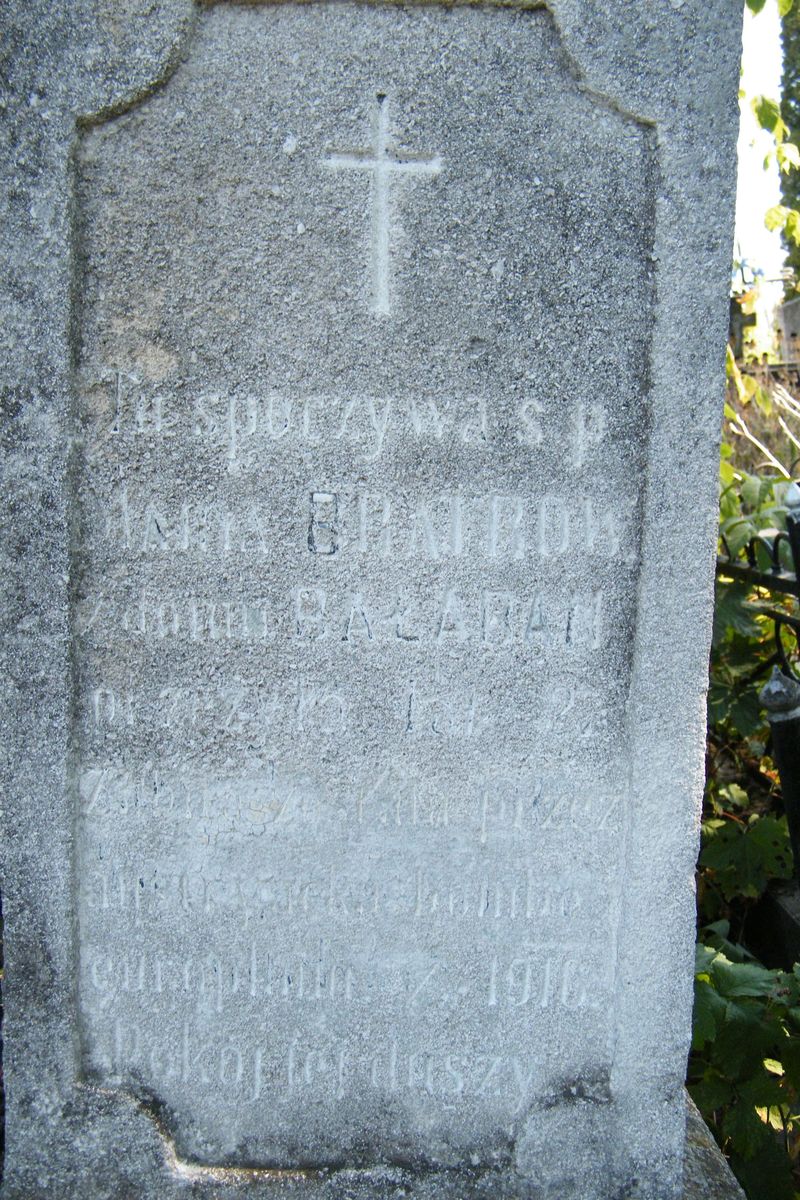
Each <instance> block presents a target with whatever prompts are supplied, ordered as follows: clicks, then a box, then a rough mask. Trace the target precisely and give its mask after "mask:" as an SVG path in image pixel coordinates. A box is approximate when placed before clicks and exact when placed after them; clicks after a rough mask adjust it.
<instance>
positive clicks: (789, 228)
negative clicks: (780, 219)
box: [783, 208, 800, 245]
mask: <svg viewBox="0 0 800 1200" xmlns="http://www.w3.org/2000/svg"><path fill="white" fill-rule="evenodd" d="M783 232H784V233H785V234H786V236H787V238H790V239H791V241H793V242H794V243H795V245H800V212H798V211H797V209H796V208H792V209H790V210H789V215H788V217H787V218H786V224H785V225H784V227H783Z"/></svg>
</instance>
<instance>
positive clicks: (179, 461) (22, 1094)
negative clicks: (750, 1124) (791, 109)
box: [3, 0, 738, 1200]
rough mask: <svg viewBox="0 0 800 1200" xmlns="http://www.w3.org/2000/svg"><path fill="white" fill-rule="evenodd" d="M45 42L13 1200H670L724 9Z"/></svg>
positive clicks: (13, 841)
mask: <svg viewBox="0 0 800 1200" xmlns="http://www.w3.org/2000/svg"><path fill="white" fill-rule="evenodd" d="M52 7H53V6H51V5H48V4H46V3H44V2H42V3H40V4H38V5H33V6H31V5H30V4H28V3H26V4H25V5H23V4H21V3H12V4H11V5H10V6H8V7H7V10H6V13H5V16H4V21H5V24H6V27H7V32H8V39H7V40H8V45H9V49H10V53H11V56H12V62H11V66H10V68H9V69H10V74H11V91H10V100H11V102H12V111H13V113H14V120H13V122H11V123H9V129H10V130H11V134H12V135H11V136H10V137H9V140H8V143H7V147H6V162H7V165H8V169H9V172H10V175H11V178H12V189H11V192H10V196H9V200H8V213H7V216H8V220H7V223H6V228H7V230H8V234H7V243H8V244H7V252H8V255H9V259H10V266H11V272H10V278H11V286H10V287H9V289H8V301H7V308H6V311H7V312H8V314H9V321H8V326H7V330H8V332H7V334H6V339H5V346H4V349H5V350H6V351H7V359H8V367H7V371H6V373H5V376H4V409H5V428H6V431H7V440H8V464H9V491H10V495H11V507H10V510H9V511H10V519H9V521H8V523H7V525H6V531H7V534H6V546H5V555H6V558H5V563H6V566H5V573H6V577H7V579H8V601H7V605H6V615H7V620H8V626H9V629H10V631H11V633H10V638H9V642H8V645H9V647H10V655H9V665H8V672H7V678H8V680H9V683H10V687H9V700H10V707H11V713H12V718H13V722H12V725H11V730H10V737H9V740H8V745H9V748H10V756H9V763H10V771H9V778H8V811H7V814H6V820H7V839H6V877H5V882H4V891H5V907H6V914H7V941H8V985H7V1013H8V1016H7V1049H6V1077H7V1080H8V1111H9V1129H8V1146H9V1153H8V1163H7V1171H6V1180H5V1184H4V1188H5V1190H4V1193H3V1194H4V1195H6V1196H8V1197H22V1196H25V1197H30V1196H33V1195H40V1194H41V1195H52V1196H72V1195H75V1194H77V1193H78V1192H79V1193H80V1194H81V1195H85V1196H87V1197H91V1198H92V1200H94V1198H99V1197H106V1196H109V1197H111V1196H114V1197H122V1196H128V1195H130V1196H136V1197H148V1198H150V1197H153V1198H155V1197H156V1196H158V1197H166V1196H175V1197H177V1196H182V1195H186V1194H188V1192H189V1190H191V1192H192V1194H196V1195H203V1196H209V1197H210V1196H212V1195H214V1196H221V1195H228V1194H234V1193H235V1194H237V1195H239V1194H245V1195H248V1196H265V1197H266V1196H272V1195H274V1194H277V1191H279V1190H280V1191H281V1193H282V1194H287V1193H288V1194H290V1195H292V1196H295V1195H296V1196H298V1197H299V1196H302V1197H306V1196H308V1197H312V1196H314V1197H317V1196H330V1197H343V1196H359V1197H360V1196H364V1197H366V1196H368V1195H369V1196H398V1197H399V1196H401V1195H412V1196H419V1197H422V1196H430V1197H442V1198H443V1200H444V1198H445V1197H449V1198H453V1200H454V1198H456V1197H458V1198H464V1200H465V1198H466V1197H472V1196H474V1197H479V1196H480V1197H488V1196H501V1195H502V1196H508V1197H523V1196H526V1197H527V1196H530V1197H537V1198H542V1200H543V1198H544V1197H555V1196H558V1197H560V1198H562V1200H569V1198H572V1200H578V1198H579V1197H580V1198H581V1200H584V1198H588V1197H596V1198H598V1200H599V1198H600V1197H609V1198H610V1197H618V1196H619V1197H621V1196H623V1195H626V1196H627V1195H638V1196H642V1197H652V1198H656V1197H663V1198H667V1197H675V1196H677V1195H678V1194H679V1191H680V1186H681V1185H680V1179H681V1157H682V1147H683V1141H684V1126H685V1117H684V1097H683V1075H684V1069H685V1056H686V1051H687V1045H688V1030H689V1021H690V1008H691V977H692V945H693V892H692V870H693V860H694V856H695V854H696V832H695V826H696V813H697V805H698V797H699V789H700V783H701V779H702V739H703V688H704V685H705V670H706V660H707V647H708V638H709V621H710V612H711V602H712V593H711V578H712V563H713V542H714V529H715V478H716V472H715V460H716V437H717V427H718V421H719V404H720V399H721V395H722V374H721V373H722V348H723V347H724V344H725V329H726V319H727V295H726V281H727V277H728V271H729V250H730V229H731V189H732V165H733V143H734V135H735V118H734V113H735V99H736V83H737V42H738V30H737V29H736V21H734V20H733V19H732V6H731V5H729V4H727V3H723V2H722V0H715V2H714V3H708V0H703V2H702V3H700V2H699V0H685V2H684V0H671V2H669V3H667V2H666V0H663V2H659V3H653V2H652V0H647V2H646V3H645V0H639V2H637V3H635V4H622V3H620V2H616V0H615V2H612V0H607V2H606V3H605V4H604V5H603V6H600V7H598V6H595V5H588V4H585V3H578V2H577V0H574V2H570V0H554V3H553V4H552V5H551V6H549V7H546V6H544V5H540V4H528V5H519V6H499V5H490V4H486V5H475V6H463V7H446V6H444V5H425V6H417V5H415V6H410V7H407V8H404V7H399V6H395V5H390V4H382V3H381V4H378V3H375V4H362V5H350V4H339V3H337V4H331V3H308V4H304V5H289V4H263V5H262V4H248V5H235V4H227V3H219V4H211V5H200V6H192V5H191V4H189V3H188V0H172V2H171V3H164V4H161V5H158V6H154V5H152V4H146V3H144V0H141V2H140V0H128V2H127V3H125V4H123V5H121V6H120V5H114V6H112V5H106V4H97V5H93V6H90V5H89V4H88V3H87V4H86V5H85V6H84V5H83V4H76V5H75V6H74V7H73V6H70V10H69V11H68V12H62V13H55V12H52V11H50V10H51V9H52ZM690 275H691V278H692V279H693V280H695V281H696V280H698V279H699V280H700V283H699V284H696V283H693V286H692V288H691V290H690V292H687V290H686V288H685V286H684V285H685V280H686V278H688V277H689V276H690Z"/></svg>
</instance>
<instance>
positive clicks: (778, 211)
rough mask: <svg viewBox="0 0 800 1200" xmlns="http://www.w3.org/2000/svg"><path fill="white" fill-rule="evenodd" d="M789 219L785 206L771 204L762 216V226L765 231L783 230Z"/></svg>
mask: <svg viewBox="0 0 800 1200" xmlns="http://www.w3.org/2000/svg"><path fill="white" fill-rule="evenodd" d="M788 218H789V209H788V208H787V207H786V205H785V204H773V205H772V207H771V208H768V209H767V211H766V212H765V214H764V224H765V225H766V227H767V229H769V230H770V231H773V230H775V229H783V227H784V225H785V224H786V222H787V220H788Z"/></svg>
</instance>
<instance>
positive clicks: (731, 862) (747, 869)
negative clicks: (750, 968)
mask: <svg viewBox="0 0 800 1200" xmlns="http://www.w3.org/2000/svg"><path fill="white" fill-rule="evenodd" d="M703 828H704V832H705V845H704V847H703V850H702V852H701V854H700V865H701V866H703V867H708V868H711V869H712V870H713V871H715V872H716V876H717V882H718V883H719V885H720V887H721V888H722V890H723V892H724V894H725V896H726V897H727V898H729V899H730V898H731V897H733V896H747V897H749V898H751V899H754V900H755V899H756V898H757V897H758V896H760V895H761V893H762V892H763V891H764V889H765V888H766V886H767V883H768V882H769V880H770V879H775V878H777V879H788V878H789V877H790V876H791V869H792V868H791V850H790V846H789V836H788V832H787V828H786V821H785V818H781V819H780V820H778V819H776V818H775V817H756V818H755V820H754V821H752V823H751V824H749V825H747V826H742V825H741V824H739V823H738V822H736V821H726V822H725V824H724V825H723V826H722V827H721V828H717V829H714V828H713V825H712V822H706V823H705V825H704V826H703ZM715 969H716V967H715ZM726 994H728V995H748V994H749V995H755V994H757V993H748V992H738V993H736V992H728V993H726Z"/></svg>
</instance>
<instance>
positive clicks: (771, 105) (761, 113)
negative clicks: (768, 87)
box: [752, 96, 781, 133]
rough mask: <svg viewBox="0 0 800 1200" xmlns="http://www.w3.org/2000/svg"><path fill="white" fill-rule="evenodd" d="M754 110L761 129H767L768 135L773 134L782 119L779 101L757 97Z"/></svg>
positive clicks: (766, 97)
mask: <svg viewBox="0 0 800 1200" xmlns="http://www.w3.org/2000/svg"><path fill="white" fill-rule="evenodd" d="M752 108H753V112H754V113H755V117H756V120H757V121H758V123H759V125H760V126H761V128H762V129H766V130H767V132H768V133H773V132H774V131H775V126H776V125H777V124H778V121H780V119H781V106H780V104H779V103H778V101H777V100H772V99H771V98H770V97H769V96H755V97H754V99H753V102H752Z"/></svg>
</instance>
